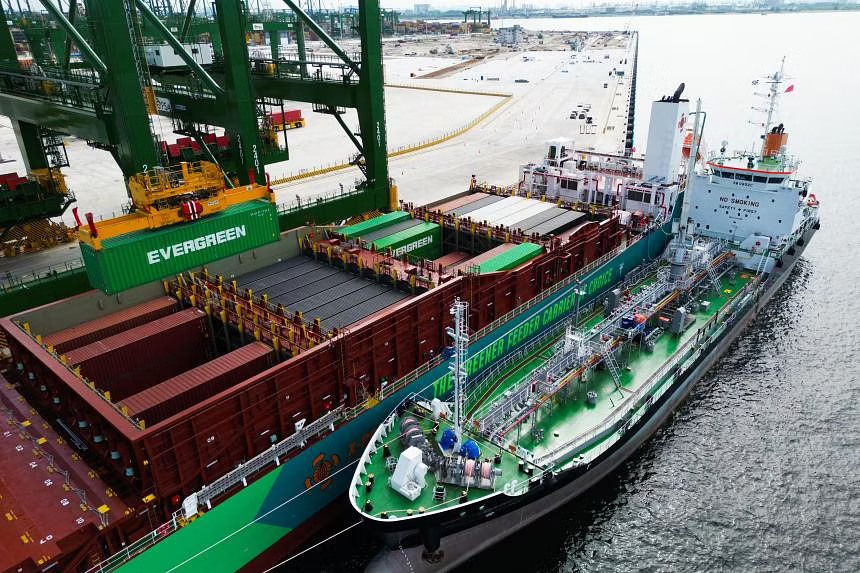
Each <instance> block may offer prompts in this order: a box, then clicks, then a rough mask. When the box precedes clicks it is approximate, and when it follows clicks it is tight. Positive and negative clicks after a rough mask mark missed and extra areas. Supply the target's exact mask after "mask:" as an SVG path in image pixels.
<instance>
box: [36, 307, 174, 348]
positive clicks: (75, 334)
mask: <svg viewBox="0 0 860 573" xmlns="http://www.w3.org/2000/svg"><path fill="white" fill-rule="evenodd" d="M176 307H177V302H176V299H173V298H171V297H169V296H162V297H159V298H156V299H154V300H150V301H148V302H144V303H141V304H136V305H134V306H132V307H129V308H126V309H123V310H120V311H118V312H112V313H111V314H108V315H105V316H102V317H99V318H96V319H95V320H91V321H89V322H84V323H82V324H78V325H76V326H72V327H71V328H67V329H65V330H60V331H58V332H54V333H51V334H49V335H47V336H45V337H44V338H43V340H42V341H43V342H44V344H45V345H46V346H53V347H54V350H55V351H56V352H57V354H65V353H66V352H68V351H69V350H74V349H75V348H80V347H81V346H85V345H87V344H90V343H91V342H95V341H96V340H101V339H102V338H107V337H108V336H112V335H114V334H119V333H120V332H123V331H125V330H128V329H130V328H134V327H135V326H140V325H141V324H146V323H147V322H151V321H153V320H155V319H157V318H161V317H162V316H166V315H168V314H170V313H172V312H174V311H175V310H176Z"/></svg>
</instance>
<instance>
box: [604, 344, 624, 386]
mask: <svg viewBox="0 0 860 573" xmlns="http://www.w3.org/2000/svg"><path fill="white" fill-rule="evenodd" d="M600 356H601V357H602V358H603V363H604V364H606V368H607V369H608V370H609V374H610V375H611V376H612V381H613V382H615V387H616V388H619V389H620V388H621V371H620V370H621V369H620V368H619V366H618V363H617V362H616V361H615V356H613V354H612V341H611V340H607V341H606V344H603V345H601V346H600Z"/></svg>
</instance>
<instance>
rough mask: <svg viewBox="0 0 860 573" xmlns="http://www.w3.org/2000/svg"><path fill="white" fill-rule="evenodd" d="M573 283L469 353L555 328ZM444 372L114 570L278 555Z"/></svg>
mask: <svg viewBox="0 0 860 573" xmlns="http://www.w3.org/2000/svg"><path fill="white" fill-rule="evenodd" d="M669 225H670V224H666V225H665V226H664V227H663V228H657V229H654V230H652V231H650V232H649V233H648V235H647V236H645V237H643V238H641V239H640V240H639V241H637V242H636V243H633V244H632V245H631V246H629V247H627V248H626V249H624V250H622V251H621V252H619V253H618V254H616V255H615V256H614V257H613V258H611V259H609V260H608V261H606V262H605V263H604V264H602V265H600V266H598V267H597V268H595V269H593V270H591V271H589V272H588V273H587V274H585V275H583V276H582V277H581V279H580V281H579V284H580V285H584V288H586V289H587V290H588V293H589V294H588V295H587V296H583V298H582V301H581V302H582V304H587V303H589V302H590V301H592V300H594V299H595V298H597V297H599V296H602V295H603V294H604V293H605V292H607V290H609V289H611V288H613V287H614V285H615V284H616V283H617V282H618V281H619V280H621V279H622V278H623V276H624V274H625V273H626V272H629V271H630V270H632V269H633V268H634V267H636V266H638V265H641V264H643V263H644V264H647V263H648V262H650V261H652V260H654V259H655V258H656V257H658V256H660V255H661V254H662V251H663V249H664V248H665V246H666V243H667V237H668V230H669ZM574 288H576V286H575V284H573V283H572V284H571V285H570V286H569V287H566V288H564V289H559V290H558V291H557V292H555V293H553V294H552V296H549V297H547V298H546V299H545V300H543V301H542V302H541V303H539V304H535V305H534V306H533V307H532V308H530V309H529V310H527V311H525V312H523V313H522V314H521V315H519V316H517V317H514V318H512V319H511V320H509V321H508V322H506V323H504V324H502V325H499V327H498V328H496V329H495V330H493V331H491V332H489V333H487V334H486V335H485V336H483V337H482V338H481V339H479V340H477V341H476V342H474V343H473V344H472V345H471V346H470V353H471V354H475V353H478V352H480V351H481V350H482V349H484V348H487V347H488V346H489V345H491V344H494V343H496V342H497V341H498V340H500V339H501V338H504V337H506V336H507V335H508V334H509V333H510V332H511V331H513V330H514V329H517V328H521V327H522V326H523V325H525V324H532V325H533V324H536V321H539V322H540V328H536V329H530V331H529V335H528V336H522V337H518V338H517V347H519V346H522V345H524V344H527V343H528V342H530V341H531V340H534V339H535V338H537V337H539V336H541V335H542V334H543V333H545V332H546V330H547V329H549V328H555V327H556V326H557V324H560V322H561V321H563V316H561V315H558V316H557V315H555V314H554V313H550V314H547V310H548V309H551V308H552V307H553V306H554V305H557V304H558V301H561V300H563V299H564V298H565V297H570V296H572V295H571V294H570V292H568V291H572V290H573V289H574ZM547 316H552V319H551V320H549V319H546V317H547ZM515 350H516V348H514V347H511V348H508V349H507V352H506V353H504V354H501V355H498V356H496V357H495V359H494V360H493V361H489V360H488V361H487V362H486V363H485V364H482V369H487V368H490V367H492V366H493V364H494V363H496V362H497V361H500V360H502V359H504V356H505V355H506V354H507V353H508V352H512V351H515ZM447 373H448V368H447V364H446V363H441V364H440V365H438V366H436V367H435V368H432V369H431V370H429V371H428V372H427V373H425V374H424V375H422V376H420V377H419V378H417V379H416V380H415V381H413V382H412V383H410V384H409V385H407V386H405V387H404V388H402V389H401V390H399V391H397V392H394V393H392V394H390V395H389V396H386V398H385V399H384V400H382V401H381V402H380V403H379V404H377V405H376V406H375V407H374V408H372V409H369V410H366V411H365V412H364V413H362V414H361V415H359V416H358V417H356V418H355V419H353V420H351V421H349V422H347V423H346V424H344V425H342V426H340V427H338V428H337V429H336V430H335V431H334V432H332V433H330V434H328V435H326V436H324V437H322V438H321V439H320V440H318V441H316V442H314V443H312V444H310V445H309V446H308V447H307V448H306V449H305V450H303V451H301V452H300V453H298V454H296V455H295V456H293V457H291V458H290V459H288V460H285V461H283V462H282V463H281V465H280V466H278V467H275V468H273V469H272V470H271V471H269V472H268V473H267V474H266V475H264V476H263V477H261V478H260V479H258V480H256V481H254V482H251V483H249V484H248V486H247V487H244V488H242V489H241V490H239V491H237V492H236V493H235V494H233V495H232V496H231V497H230V498H228V499H226V500H225V501H223V502H221V503H220V504H219V505H217V506H215V507H214V508H213V509H212V510H211V511H209V512H207V513H206V514H205V515H204V516H203V517H201V518H199V519H197V520H196V521H194V522H192V523H191V524H189V525H188V526H186V527H184V528H182V529H180V530H179V531H177V532H176V533H174V534H172V535H170V536H168V537H166V538H165V539H163V540H162V541H160V542H158V543H157V544H155V545H154V546H152V547H150V548H149V549H147V550H146V551H144V552H143V553H141V554H140V555H138V556H136V557H135V558H133V559H131V560H130V561H129V562H127V563H126V564H125V565H124V566H123V567H122V568H121V569H120V570H121V571H123V572H125V571H135V572H136V571H141V572H143V571H153V570H166V569H172V568H174V567H175V568H176V569H175V570H176V571H185V570H188V571H192V570H195V571H196V570H201V569H205V568H207V567H210V568H214V570H225V569H228V570H238V569H243V568H244V569H245V570H254V569H256V568H257V567H258V565H259V566H261V567H262V566H263V565H268V564H272V563H277V562H278V561H280V560H283V559H284V557H285V555H289V554H290V553H291V552H293V550H294V549H295V548H296V547H298V546H299V545H301V543H303V542H304V541H306V540H307V539H308V538H310V537H312V536H313V535H314V534H315V533H316V532H318V531H320V530H321V529H323V528H324V527H325V526H326V525H328V524H329V523H332V522H333V521H335V520H336V519H337V518H338V517H341V518H342V517H343V516H344V512H342V511H337V510H334V509H332V508H333V507H337V508H339V507H341V506H340V504H337V503H336V500H337V498H338V497H339V496H342V495H343V494H344V493H345V492H346V490H347V488H348V486H349V484H350V480H351V478H352V475H353V471H354V467H353V465H354V463H355V462H357V460H358V459H359V457H360V456H361V453H362V451H363V450H364V447H365V445H366V443H367V441H368V440H369V439H370V436H371V435H372V433H373V432H374V431H375V430H376V428H377V427H378V425H379V424H380V423H381V422H382V420H383V419H384V417H385V416H386V415H387V414H388V413H389V412H390V411H391V410H392V409H393V408H394V407H395V406H396V405H397V404H398V403H399V402H400V401H402V400H403V399H404V398H406V397H407V396H409V395H410V394H413V393H415V392H418V391H420V390H423V389H426V388H428V387H431V386H432V387H433V388H434V392H435V393H436V394H437V395H438V396H440V397H442V398H444V397H446V396H447V395H448V394H450V389H449V388H448V387H447V385H446V384H445V383H444V381H445V380H446V374H447ZM324 510H325V511H324ZM237 530H238V531H237ZM226 535H229V537H225V536H226ZM189 538H191V539H206V540H211V541H209V542H207V543H205V544H204V545H203V546H202V547H201V550H200V551H195V550H194V548H193V545H194V544H193V543H189V541H188V540H189ZM237 547H241V548H242V549H241V551H236V548H237Z"/></svg>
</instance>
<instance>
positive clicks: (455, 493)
mask: <svg viewBox="0 0 860 573" xmlns="http://www.w3.org/2000/svg"><path fill="white" fill-rule="evenodd" d="M419 411H423V412H424V413H427V414H429V412H427V411H426V410H423V409H420V407H415V408H414V409H413V410H411V411H410V415H412V416H415V417H416V418H417V419H418V420H420V421H421V422H422V427H423V428H424V431H425V432H424V433H425V434H426V435H428V436H429V435H430V430H431V427H432V426H433V420H432V418H429V416H428V418H426V419H425V418H422V417H419V416H418V415H417V414H416V412H419ZM399 423H400V418H398V419H397V421H396V422H395V426H394V427H393V428H392V429H391V431H390V432H389V433H388V436H387V437H386V438H385V444H387V445H388V446H389V448H390V449H391V455H392V456H393V457H394V458H398V457H399V456H400V453H401V452H402V451H403V449H404V448H403V447H402V446H401V444H400V440H399V437H400V432H399V426H398V424H399ZM449 427H451V425H450V424H445V423H442V424H440V426H439V431H438V433H437V437H436V438H428V439H438V437H440V436H441V435H442V432H443V431H445V428H449ZM470 438H471V439H472V440H474V441H476V442H477V443H478V445H479V446H480V447H481V460H484V459H486V458H489V460H490V461H492V460H493V456H494V455H495V454H497V453H498V452H499V449H498V447H496V446H494V445H493V444H491V443H489V442H487V441H486V440H483V439H481V438H480V437H479V436H477V435H474V434H471V433H468V432H465V431H464V432H463V441H465V440H467V439H470ZM518 463H519V458H518V457H516V456H515V455H513V454H511V453H510V452H508V451H504V452H502V461H501V464H499V465H497V466H494V467H496V468H501V470H502V475H501V476H499V477H498V479H497V482H496V484H497V486H499V484H504V483H505V482H509V481H511V480H512V479H519V480H520V481H523V480H524V479H525V474H521V473H520V472H519V470H518V468H517V464H518ZM365 468H366V472H367V475H369V474H373V475H374V476H375V480H374V485H373V488H372V489H371V491H370V492H369V493H368V492H367V491H366V489H365V488H361V489H359V490H358V492H359V493H358V497H357V499H356V504H357V505H358V507H362V508H363V507H364V503H365V501H366V500H367V499H370V500H371V503H372V504H373V509H372V510H371V513H372V514H373V515H379V514H380V513H382V512H383V511H385V512H388V514H389V515H393V516H401V517H402V516H405V515H406V514H407V511H409V510H412V511H414V512H415V513H419V512H421V511H424V510H426V511H432V510H439V509H442V508H444V507H448V506H451V505H456V504H457V503H458V502H459V497H460V494H461V493H462V492H464V491H465V492H466V494H467V497H468V501H473V500H476V499H479V498H481V497H484V496H486V495H487V494H490V493H493V490H491V489H478V488H475V487H472V488H464V487H462V486H457V485H449V484H445V489H446V496H445V501H444V502H442V503H441V504H440V503H438V502H436V501H435V500H434V499H433V487H434V486H435V485H437V484H436V480H435V479H434V477H433V474H432V473H431V472H427V475H426V477H425V479H426V482H427V485H426V486H425V487H424V489H423V490H422V491H421V494H420V495H419V496H418V497H417V498H415V500H414V501H410V500H409V499H407V498H405V497H403V496H402V495H401V494H400V493H398V492H396V491H394V489H392V488H391V487H389V485H388V478H389V477H390V472H389V471H388V469H386V467H385V457H384V456H383V450H382V445H380V446H379V448H378V449H377V450H376V452H375V453H373V454H371V455H370V457H369V463H367V464H366V465H365ZM367 475H364V476H362V477H363V478H364V479H365V480H366V479H367ZM422 508H423V509H422Z"/></svg>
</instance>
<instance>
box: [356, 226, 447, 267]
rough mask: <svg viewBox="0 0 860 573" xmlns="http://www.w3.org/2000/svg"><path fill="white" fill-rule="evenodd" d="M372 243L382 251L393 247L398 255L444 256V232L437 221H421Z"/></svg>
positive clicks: (429, 257) (430, 257)
mask: <svg viewBox="0 0 860 573" xmlns="http://www.w3.org/2000/svg"><path fill="white" fill-rule="evenodd" d="M371 244H372V245H373V246H374V247H375V248H376V250H377V251H380V252H384V251H385V250H386V249H391V250H392V252H393V254H394V256H396V257H399V256H400V255H403V254H409V255H411V256H413V257H418V258H422V259H438V258H439V257H440V256H442V232H441V230H440V229H439V225H437V224H436V223H421V224H420V225H416V226H414V227H410V228H409V229H406V230H403V231H400V232H397V233H393V234H391V235H388V236H386V237H381V238H379V239H376V240H375V241H373V242H372V243H371Z"/></svg>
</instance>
